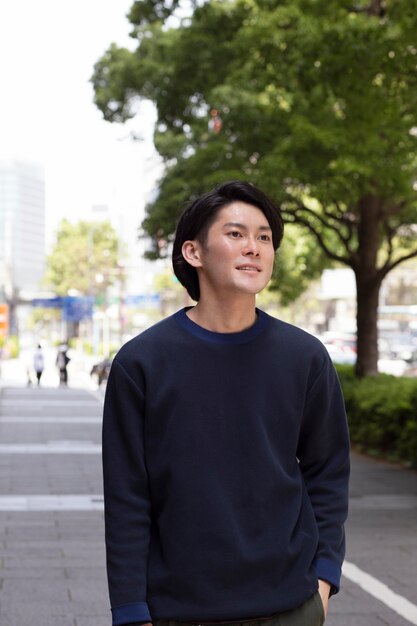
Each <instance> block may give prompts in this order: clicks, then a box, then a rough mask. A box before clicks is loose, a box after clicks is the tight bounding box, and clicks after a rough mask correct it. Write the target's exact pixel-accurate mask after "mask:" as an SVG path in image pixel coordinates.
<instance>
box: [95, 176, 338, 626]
mask: <svg viewBox="0 0 417 626" xmlns="http://www.w3.org/2000/svg"><path fill="white" fill-rule="evenodd" d="M282 234H283V221H282V217H281V214H280V211H279V209H278V208H277V207H276V206H275V205H274V204H273V203H272V202H271V201H270V200H269V199H268V198H267V197H266V196H265V195H264V194H263V193H262V192H261V191H260V190H259V189H256V188H255V187H253V186H252V185H250V184H249V183H245V182H241V181H232V182H229V183H224V184H223V185H220V186H219V187H217V188H216V189H214V190H213V191H211V192H209V193H207V194H204V195H203V196H201V197H200V198H197V199H196V200H194V202H193V203H192V204H191V205H190V206H189V207H188V208H187V209H186V210H185V212H184V213H183V214H182V216H181V218H180V220H179V223H178V226H177V231H176V235H175V240H174V245H173V265H174V271H175V274H176V276H177V278H178V279H179V281H180V282H181V283H182V284H183V285H184V286H185V287H186V289H187V291H188V293H189V295H190V296H191V298H192V299H193V300H195V301H196V302H197V304H196V305H195V306H194V307H186V308H184V309H182V310H180V311H178V312H177V313H175V314H174V315H172V316H170V317H168V318H167V319H165V320H163V321H161V322H159V323H158V324H156V325H155V326H153V327H151V328H149V329H148V330H146V331H145V332H143V333H142V334H140V335H139V336H138V337H136V338H134V339H132V340H131V341H129V342H127V343H126V344H125V345H124V346H123V347H122V348H121V350H120V351H119V353H118V354H117V356H116V357H115V359H114V361H113V365H112V368H111V371H110V376H109V380H108V383H107V390H106V399H105V407H104V421H103V469H104V500H105V520H106V548H107V573H108V581H109V589H110V600H111V604H112V611H113V624H114V625H116V624H117V625H118V626H119V625H122V624H131V626H133V624H135V626H136V625H137V624H141V623H142V624H143V623H150V622H153V624H154V626H166V625H167V624H169V625H170V626H183V625H184V623H188V624H190V623H191V624H192V623H194V624H210V623H215V622H217V623H225V622H235V623H237V624H239V623H241V622H246V624H247V626H255V625H256V624H258V623H259V621H255V620H263V621H262V624H263V626H268V625H269V626H278V624H279V625H280V626H321V625H322V624H323V623H324V620H325V615H326V612H327V606H328V602H329V597H330V596H331V595H332V594H334V593H336V592H337V591H338V589H339V586H340V576H341V564H342V561H343V558H344V546H345V541H344V522H345V519H346V515H347V502H348V477H349V438H348V430H347V422H346V414H345V409H344V402H343V398H342V394H341V390H340V385H339V381H338V378H337V374H336V372H335V369H334V367H333V364H332V362H331V360H330V357H329V354H328V352H327V351H326V349H325V347H324V346H323V344H322V343H321V342H320V341H319V340H318V339H316V338H315V337H313V336H312V335H309V334H308V333H306V332H304V331H303V330H301V329H299V328H296V327H295V326H292V325H291V324H287V323H285V322H283V321H281V320H278V319H275V318H273V317H271V316H270V315H268V314H267V313H264V312H263V311H261V310H259V309H258V308H256V301H255V298H256V294H257V293H259V292H260V291H261V290H262V289H263V288H264V287H266V285H267V284H268V282H269V280H270V278H271V275H272V270H273V265H274V260H275V251H276V250H277V248H278V247H279V245H280V243H281V238H282ZM252 620H253V621H252Z"/></svg>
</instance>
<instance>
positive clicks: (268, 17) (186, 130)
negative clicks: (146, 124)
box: [92, 0, 417, 266]
mask: <svg viewBox="0 0 417 626" xmlns="http://www.w3.org/2000/svg"><path fill="white" fill-rule="evenodd" d="M383 4H384V6H382V3H378V2H373V3H371V2H365V1H363V2H355V3H340V2H335V1H332V2H328V1H327V0H315V1H314V2H307V1H306V0H291V1H289V0H287V1H285V0H281V1H277V0H255V1H254V2H249V1H248V0H220V1H219V0H217V1H209V2H205V3H204V4H202V5H200V6H196V7H194V10H193V12H192V14H190V16H189V18H188V19H184V20H182V21H180V20H177V21H176V22H174V23H173V22H172V21H171V22H166V19H167V18H168V17H169V16H171V14H172V13H174V15H175V9H176V2H164V1H163V0H158V1H157V0H143V1H141V2H134V4H133V8H132V11H131V14H130V20H131V22H132V24H133V26H134V31H133V33H132V35H133V36H134V37H135V38H137V42H138V45H137V49H136V51H133V52H132V51H128V50H126V49H123V48H117V47H116V46H114V45H113V46H112V47H111V48H110V49H109V50H108V52H107V53H106V54H105V55H104V56H103V57H102V59H100V61H99V62H98V63H97V64H96V66H95V71H94V75H93V78H92V82H93V84H94V89H95V98H96V104H97V105H98V107H99V108H100V109H101V110H102V111H103V114H104V116H105V118H106V119H109V120H112V121H114V120H117V121H122V120H124V119H126V118H127V117H129V116H131V115H132V114H133V113H134V105H135V101H136V98H137V97H138V96H139V97H141V98H146V99H150V100H152V101H153V102H154V103H155V105H156V107H157V111H158V124H157V127H156V131H155V144H156V146H157V148H158V150H159V152H160V154H161V155H162V156H163V158H164V159H165V162H166V165H167V170H166V173H165V175H164V177H163V179H162V180H161V182H160V193H159V196H158V197H157V199H156V200H155V202H153V203H152V204H150V205H149V206H148V208H147V211H148V217H147V218H146V220H145V222H144V224H143V226H144V228H145V230H146V231H147V232H148V234H150V235H151V236H152V237H154V239H155V248H154V250H153V254H154V256H158V254H159V252H158V250H159V248H158V245H157V240H158V238H160V236H161V235H162V237H163V238H167V237H168V236H169V235H171V234H172V232H173V230H174V228H175V222H176V217H177V216H178V213H179V212H180V210H181V208H182V206H183V205H184V203H185V202H187V201H189V199H190V198H192V197H193V196H195V195H197V194H199V193H201V191H203V190H207V188H209V187H211V186H212V185H213V184H214V183H217V182H220V181H222V180H225V179H230V178H242V177H243V178H246V179H249V180H251V181H253V182H254V183H258V184H260V185H261V186H262V188H264V189H265V191H267V192H268V193H269V194H271V195H272V196H274V197H275V199H276V200H277V201H278V202H280V203H281V204H282V206H283V208H284V209H285V212H286V218H287V219H288V220H289V221H296V222H298V223H301V224H303V225H304V227H305V228H306V229H307V230H309V231H310V232H311V233H316V234H317V235H318V236H319V240H318V241H319V243H320V245H321V246H322V247H323V248H324V249H325V252H326V254H327V255H328V256H331V255H334V256H335V257H338V258H339V259H340V260H342V261H344V262H347V263H348V264H350V265H351V266H352V264H353V263H354V262H355V255H357V254H358V251H359V245H360V243H359V241H358V230H357V226H358V219H359V218H358V203H359V202H360V200H361V199H363V198H364V197H365V196H367V195H371V196H373V197H377V198H379V199H380V201H381V210H380V216H379V218H380V219H379V225H378V226H377V228H378V230H379V235H378V237H379V239H380V242H379V244H380V247H381V249H383V250H385V251H388V252H389V251H390V250H391V248H395V246H396V244H397V243H398V244H399V243H401V245H402V246H403V247H406V248H407V247H408V248H409V246H410V243H411V242H412V239H413V233H412V232H411V231H407V229H406V228H404V224H410V223H415V222H416V221H417V203H416V193H415V191H414V190H413V182H414V176H415V169H416V166H417V159H416V145H417V144H416V137H415V134H413V132H410V131H411V129H412V128H415V127H416V126H417V89H416V88H415V87H416V74H415V65H416V60H417V48H416V45H415V32H416V29H417V0H401V1H397V2H392V1H391V2H385V3H383ZM380 5H381V6H380ZM172 24H174V26H173V25H172ZM213 110H216V111H217V116H218V118H219V119H220V128H218V129H217V130H214V129H213V127H211V126H210V119H211V112H212V111H213ZM308 198H314V199H316V201H317V202H316V203H315V205H314V207H313V208H311V206H309V204H308V202H306V200H308ZM384 239H385V240H387V243H384ZM400 240H401V242H400ZM391 251H392V250H391ZM356 260H357V259H356ZM384 260H385V258H384ZM390 260H396V259H394V258H393V259H391V257H390Z"/></svg>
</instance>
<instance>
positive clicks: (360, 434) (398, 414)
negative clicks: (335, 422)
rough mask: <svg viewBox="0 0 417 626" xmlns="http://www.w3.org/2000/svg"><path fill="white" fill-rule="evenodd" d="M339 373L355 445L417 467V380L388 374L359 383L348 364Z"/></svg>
mask: <svg viewBox="0 0 417 626" xmlns="http://www.w3.org/2000/svg"><path fill="white" fill-rule="evenodd" d="M337 371H338V374H339V378H340V381H341V384H342V388H343V394H344V398H345V404H346V411H347V415H348V421H349V429H350V435H351V440H352V443H353V444H354V445H356V446H357V447H358V448H359V449H361V450H363V451H365V452H367V453H371V454H375V455H380V456H385V457H386V458H388V459H390V460H400V461H404V462H407V463H409V464H411V465H413V466H416V467H417V380H415V379H412V378H397V377H394V376H389V375H387V374H380V375H379V376H377V377H376V378H364V379H360V380H358V379H356V378H355V376H354V371H353V368H351V367H350V366H346V365H345V366H342V365H338V366H337Z"/></svg>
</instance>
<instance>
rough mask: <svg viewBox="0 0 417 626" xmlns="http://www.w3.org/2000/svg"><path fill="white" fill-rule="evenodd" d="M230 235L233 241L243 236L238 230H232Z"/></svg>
mask: <svg viewBox="0 0 417 626" xmlns="http://www.w3.org/2000/svg"><path fill="white" fill-rule="evenodd" d="M228 234H229V235H230V237H233V239H238V238H239V237H241V236H242V235H241V234H240V232H239V231H238V230H231V231H230V233H228Z"/></svg>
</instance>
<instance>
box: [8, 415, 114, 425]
mask: <svg viewBox="0 0 417 626" xmlns="http://www.w3.org/2000/svg"><path fill="white" fill-rule="evenodd" d="M102 421H103V420H102V418H101V417H90V416H89V417H83V416H77V417H71V416H65V417H49V416H39V417H36V416H35V417H33V416H29V415H28V416H24V417H20V416H16V417H14V416H9V415H7V416H5V415H0V424H101V422H102Z"/></svg>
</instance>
